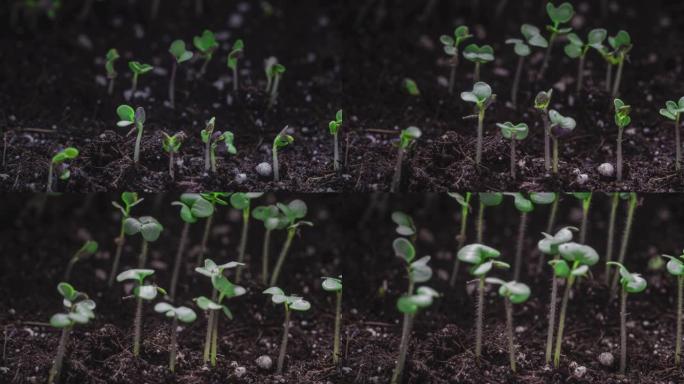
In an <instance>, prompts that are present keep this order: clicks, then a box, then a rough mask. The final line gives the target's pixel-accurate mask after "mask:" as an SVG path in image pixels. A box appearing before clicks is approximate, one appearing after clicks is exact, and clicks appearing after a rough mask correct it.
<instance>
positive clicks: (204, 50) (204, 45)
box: [192, 29, 219, 77]
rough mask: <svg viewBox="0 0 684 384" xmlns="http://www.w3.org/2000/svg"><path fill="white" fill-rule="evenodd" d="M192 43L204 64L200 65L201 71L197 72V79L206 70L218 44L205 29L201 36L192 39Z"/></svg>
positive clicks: (212, 35) (211, 33)
mask: <svg viewBox="0 0 684 384" xmlns="http://www.w3.org/2000/svg"><path fill="white" fill-rule="evenodd" d="M192 43H193V45H194V46H195V48H197V50H198V51H199V52H200V55H201V56H202V57H203V58H204V64H202V69H200V72H199V77H202V76H203V75H204V73H205V72H206V70H207V66H208V65H209V62H210V61H211V58H212V57H213V56H214V52H215V51H216V49H218V47H219V44H218V42H217V41H216V37H215V36H214V33H213V32H211V31H209V30H207V29H205V30H204V31H203V32H202V35H200V36H195V37H194V38H193V39H192Z"/></svg>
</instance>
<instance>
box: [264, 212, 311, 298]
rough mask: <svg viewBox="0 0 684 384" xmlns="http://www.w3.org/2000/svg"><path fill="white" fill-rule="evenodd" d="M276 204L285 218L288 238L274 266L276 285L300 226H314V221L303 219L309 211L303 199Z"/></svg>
mask: <svg viewBox="0 0 684 384" xmlns="http://www.w3.org/2000/svg"><path fill="white" fill-rule="evenodd" d="M276 206H277V207H278V209H279V210H280V213H281V215H282V220H284V221H285V223H286V225H285V227H286V228H287V238H286V239H285V243H283V248H281V250H280V254H279V255H278V260H276V263H275V266H274V267H273V274H272V275H271V280H270V285H275V284H276V283H277V282H278V277H279V276H280V269H281V268H282V267H283V263H285V258H286V257H287V254H288V252H289V251H290V246H291V245H292V240H294V237H295V235H296V234H297V232H299V228H300V227H302V226H309V227H313V223H312V222H310V221H304V220H301V219H303V218H304V217H305V216H306V213H307V212H308V208H307V206H306V203H305V202H303V201H302V200H292V201H290V202H289V203H287V204H283V203H278V204H276Z"/></svg>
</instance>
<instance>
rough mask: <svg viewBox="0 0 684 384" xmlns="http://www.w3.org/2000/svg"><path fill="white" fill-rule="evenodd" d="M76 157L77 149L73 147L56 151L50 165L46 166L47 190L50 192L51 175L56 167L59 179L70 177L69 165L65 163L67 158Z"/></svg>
mask: <svg viewBox="0 0 684 384" xmlns="http://www.w3.org/2000/svg"><path fill="white" fill-rule="evenodd" d="M77 157H78V149H76V148H74V147H68V148H64V149H62V150H61V151H59V152H57V154H56V155H54V156H52V159H51V160H50V166H49V167H48V181H47V192H48V193H50V192H52V184H53V181H52V175H53V173H54V171H55V169H57V172H58V174H59V179H60V180H67V179H68V178H69V177H71V171H70V170H69V166H68V165H67V164H65V162H66V161H67V160H73V159H75V158H77Z"/></svg>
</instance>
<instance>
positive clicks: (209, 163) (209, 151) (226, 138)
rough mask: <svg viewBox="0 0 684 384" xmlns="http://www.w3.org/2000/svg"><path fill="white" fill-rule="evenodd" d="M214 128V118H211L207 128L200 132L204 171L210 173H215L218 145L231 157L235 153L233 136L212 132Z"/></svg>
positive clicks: (230, 133)
mask: <svg viewBox="0 0 684 384" xmlns="http://www.w3.org/2000/svg"><path fill="white" fill-rule="evenodd" d="M215 127H216V118H215V117H212V118H211V120H209V122H208V123H207V127H206V128H205V129H203V130H202V132H200V134H201V136H202V142H203V143H204V144H205V149H204V170H205V171H207V172H211V173H216V150H217V149H218V146H219V144H220V143H223V145H224V146H225V149H226V152H228V153H229V154H231V155H234V154H236V153H237V148H235V135H234V134H233V132H230V131H225V132H221V131H214V128H215Z"/></svg>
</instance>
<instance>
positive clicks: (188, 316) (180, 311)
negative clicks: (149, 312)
mask: <svg viewBox="0 0 684 384" xmlns="http://www.w3.org/2000/svg"><path fill="white" fill-rule="evenodd" d="M174 312H175V313H176V318H177V319H178V321H180V322H183V323H192V322H193V321H195V320H196V319H197V314H196V313H195V311H193V310H192V309H190V308H188V307H183V306H181V307H178V308H176V309H175V310H174Z"/></svg>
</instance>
